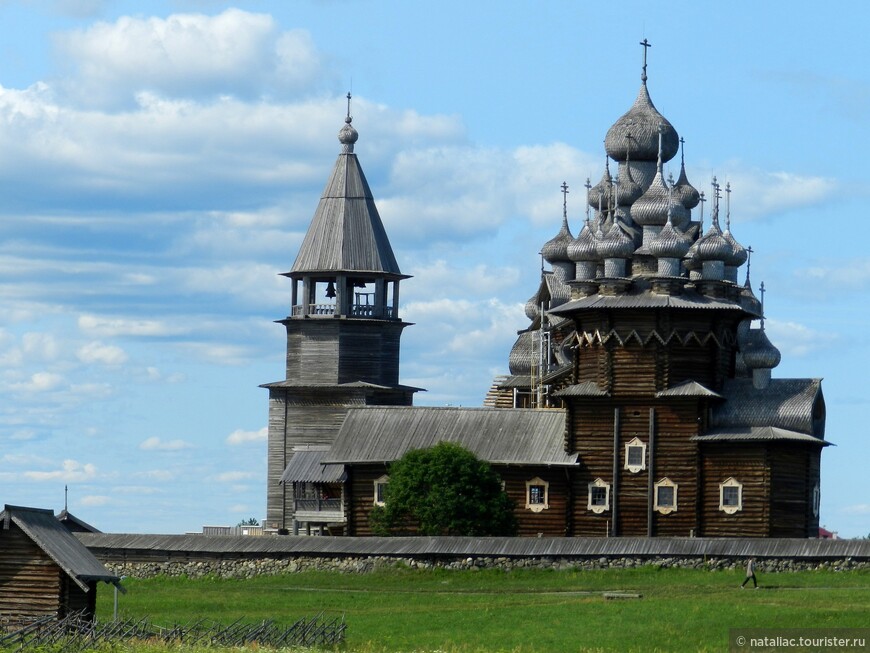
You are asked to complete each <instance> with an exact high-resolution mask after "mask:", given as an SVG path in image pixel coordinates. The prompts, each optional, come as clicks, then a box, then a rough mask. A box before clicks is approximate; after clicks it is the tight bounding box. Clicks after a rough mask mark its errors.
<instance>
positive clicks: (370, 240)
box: [288, 152, 403, 278]
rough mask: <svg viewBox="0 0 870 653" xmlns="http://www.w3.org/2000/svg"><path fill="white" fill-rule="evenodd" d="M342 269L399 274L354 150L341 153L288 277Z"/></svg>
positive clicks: (399, 275)
mask: <svg viewBox="0 0 870 653" xmlns="http://www.w3.org/2000/svg"><path fill="white" fill-rule="evenodd" d="M341 271H345V272H369V273H378V274H387V275H391V276H396V277H398V278H403V277H402V273H401V271H400V270H399V264H398V263H397V262H396V257H395V256H394V255H393V249H392V247H391V246H390V241H389V239H388V238H387V232H386V231H385V230H384V225H383V223H382V222H381V217H380V215H379V214H378V209H377V207H376V206H375V201H374V199H373V197H372V191H371V189H370V188H369V184H368V182H367V181H366V178H365V175H364V174H363V171H362V168H361V167H360V164H359V160H358V159H357V157H356V154H354V153H353V152H342V153H341V154H339V156H338V160H337V161H336V163H335V167H334V168H333V170H332V175H331V176H330V178H329V181H327V183H326V188H325V189H324V191H323V196H322V197H321V198H320V203H319V204H318V205H317V210H316V211H315V212H314V218H313V219H312V220H311V224H310V225H309V227H308V232H307V233H306V234H305V239H304V240H303V241H302V246H301V247H300V248H299V254H298V255H297V257H296V262H295V263H294V264H293V268H292V270H291V271H290V272H289V273H288V276H292V277H296V276H302V274H305V273H317V272H332V273H334V272H341Z"/></svg>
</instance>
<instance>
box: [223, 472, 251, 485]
mask: <svg viewBox="0 0 870 653" xmlns="http://www.w3.org/2000/svg"><path fill="white" fill-rule="evenodd" d="M260 476H261V474H260V473H254V472H240V471H235V472H223V473H222V474H218V475H217V476H215V480H216V481H218V482H219V483H233V482H236V481H244V480H247V479H249V478H259V477H260Z"/></svg>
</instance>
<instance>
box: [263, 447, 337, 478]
mask: <svg viewBox="0 0 870 653" xmlns="http://www.w3.org/2000/svg"><path fill="white" fill-rule="evenodd" d="M328 450H329V447H296V448H295V449H294V451H293V455H292V456H291V457H290V462H289V463H287V468H286V469H285V470H284V474H282V475H281V480H280V481H279V483H339V482H343V481H344V480H345V473H344V466H342V465H324V464H323V462H322V461H323V457H324V455H326V452H327V451H328Z"/></svg>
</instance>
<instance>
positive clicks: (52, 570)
mask: <svg viewBox="0 0 870 653" xmlns="http://www.w3.org/2000/svg"><path fill="white" fill-rule="evenodd" d="M100 581H104V582H107V583H113V584H115V585H117V584H118V583H119V582H120V578H119V577H118V576H115V575H114V574H111V573H110V572H109V571H108V570H107V569H106V568H105V567H104V566H103V564H102V563H101V562H100V561H99V560H97V559H96V558H95V557H94V555H93V554H92V553H91V552H90V551H88V549H87V548H86V547H85V546H84V545H83V544H82V543H81V542H79V541H78V540H77V539H76V538H75V536H73V535H72V533H70V532H69V531H68V530H67V528H66V527H65V526H64V525H63V524H62V523H61V522H60V521H58V519H57V518H56V517H55V516H54V513H53V512H52V511H51V510H43V509H39V508H25V507H21V506H10V505H6V506H5V508H4V510H3V512H2V513H0V618H2V619H5V620H16V619H21V618H29V617H37V616H45V615H50V614H56V615H57V616H58V618H62V617H64V616H66V615H67V614H69V613H71V612H78V611H84V613H85V615H86V616H87V617H88V618H90V619H93V617H94V613H95V609H96V600H97V583H98V582H100Z"/></svg>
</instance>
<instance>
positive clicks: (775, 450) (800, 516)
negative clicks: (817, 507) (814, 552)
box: [768, 443, 820, 537]
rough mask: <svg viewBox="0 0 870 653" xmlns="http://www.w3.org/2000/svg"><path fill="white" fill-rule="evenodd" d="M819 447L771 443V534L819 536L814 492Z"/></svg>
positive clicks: (769, 448)
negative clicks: (814, 511) (814, 509)
mask: <svg viewBox="0 0 870 653" xmlns="http://www.w3.org/2000/svg"><path fill="white" fill-rule="evenodd" d="M819 459H820V456H819V448H818V447H809V446H806V445H799V444H791V445H784V444H773V443H771V444H770V445H768V461H769V465H770V478H771V506H770V518H771V523H770V535H771V537H818V533H819V517H818V514H814V513H813V503H814V502H813V491H814V488H815V487H817V485H818V483H819V473H818V472H819Z"/></svg>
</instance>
